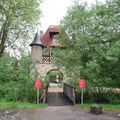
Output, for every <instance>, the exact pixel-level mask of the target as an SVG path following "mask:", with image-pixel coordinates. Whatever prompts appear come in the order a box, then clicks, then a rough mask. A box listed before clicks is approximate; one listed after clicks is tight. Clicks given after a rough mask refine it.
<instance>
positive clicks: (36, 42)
mask: <svg viewBox="0 0 120 120" xmlns="http://www.w3.org/2000/svg"><path fill="white" fill-rule="evenodd" d="M41 41H42V35H41V34H39V33H38V32H37V33H36V35H35V37H34V40H33V41H32V43H31V44H30V46H32V45H39V46H41V47H44V46H43V44H42V42H41Z"/></svg>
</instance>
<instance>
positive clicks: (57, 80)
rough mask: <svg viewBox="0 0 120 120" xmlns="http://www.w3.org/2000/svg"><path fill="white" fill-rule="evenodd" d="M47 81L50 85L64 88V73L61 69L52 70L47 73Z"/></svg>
mask: <svg viewBox="0 0 120 120" xmlns="http://www.w3.org/2000/svg"><path fill="white" fill-rule="evenodd" d="M46 79H47V81H48V82H49V84H50V85H53V86H62V82H63V73H62V72H61V71H60V70H59V69H51V70H50V71H48V72H47V74H46Z"/></svg>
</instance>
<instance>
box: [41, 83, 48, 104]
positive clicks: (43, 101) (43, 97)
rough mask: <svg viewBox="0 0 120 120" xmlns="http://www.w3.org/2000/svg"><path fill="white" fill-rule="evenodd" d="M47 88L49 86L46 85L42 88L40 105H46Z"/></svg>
mask: <svg viewBox="0 0 120 120" xmlns="http://www.w3.org/2000/svg"><path fill="white" fill-rule="evenodd" d="M48 86H49V84H47V85H46V86H45V87H44V88H43V91H42V95H41V97H40V102H41V103H46V101H47V93H48Z"/></svg>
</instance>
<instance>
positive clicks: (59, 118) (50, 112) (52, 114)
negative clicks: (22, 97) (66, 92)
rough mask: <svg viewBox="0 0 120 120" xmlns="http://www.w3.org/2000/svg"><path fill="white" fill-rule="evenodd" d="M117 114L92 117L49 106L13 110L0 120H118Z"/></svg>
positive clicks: (66, 108)
mask: <svg viewBox="0 0 120 120" xmlns="http://www.w3.org/2000/svg"><path fill="white" fill-rule="evenodd" d="M4 112H5V111H4ZM2 113H3V112H2ZM9 113H10V112H9ZM7 114H8V112H7ZM118 114H120V111H119V112H111V111H109V112H108V111H107V112H104V113H103V114H102V115H94V114H91V113H89V111H87V110H82V109H75V108H73V107H71V106H49V107H47V108H44V109H21V110H18V111H14V110H13V112H12V111H11V113H10V114H9V115H8V116H6V115H5V114H4V115H3V114H2V117H1V114H0V120H120V117H118ZM3 116H4V117H3ZM5 116H6V117H5ZM11 116H12V117H11Z"/></svg>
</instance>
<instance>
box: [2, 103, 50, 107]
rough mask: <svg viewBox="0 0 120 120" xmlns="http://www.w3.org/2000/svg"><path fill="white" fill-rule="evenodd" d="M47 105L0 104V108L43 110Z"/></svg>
mask: <svg viewBox="0 0 120 120" xmlns="http://www.w3.org/2000/svg"><path fill="white" fill-rule="evenodd" d="M47 106H48V105H47V104H35V103H27V102H0V108H45V107H47Z"/></svg>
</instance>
